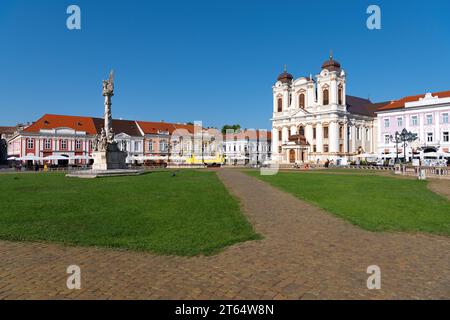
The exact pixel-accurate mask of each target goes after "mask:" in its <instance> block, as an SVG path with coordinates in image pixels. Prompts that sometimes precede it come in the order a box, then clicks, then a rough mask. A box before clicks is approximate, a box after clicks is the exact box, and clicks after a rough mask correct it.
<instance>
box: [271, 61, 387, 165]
mask: <svg viewBox="0 0 450 320" xmlns="http://www.w3.org/2000/svg"><path fill="white" fill-rule="evenodd" d="M385 104H386V103H385V102H383V103H372V102H371V101H370V100H368V99H364V98H358V97H354V96H349V95H347V74H346V72H345V71H344V69H342V68H341V65H340V63H339V62H337V61H335V60H334V59H333V57H332V56H331V55H330V58H329V60H327V61H325V62H324V63H323V65H322V69H321V71H320V73H319V74H317V75H316V76H315V77H313V76H309V77H299V78H297V79H294V77H293V76H292V75H291V74H290V73H288V72H287V71H286V69H285V71H284V72H283V73H282V74H280V75H279V76H278V79H277V82H276V83H275V85H274V86H273V117H272V119H271V120H272V159H273V160H277V161H278V162H279V163H281V164H289V163H307V162H324V161H326V160H327V159H328V160H334V161H338V160H339V161H345V160H349V159H351V158H353V157H354V156H355V155H357V154H359V153H364V152H367V153H373V152H376V141H377V128H376V124H377V122H376V121H374V119H375V117H376V116H375V111H376V109H377V108H378V107H379V106H381V105H385Z"/></svg>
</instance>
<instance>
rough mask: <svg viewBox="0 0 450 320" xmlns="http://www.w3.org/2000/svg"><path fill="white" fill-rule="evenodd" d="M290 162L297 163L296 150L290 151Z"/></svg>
mask: <svg viewBox="0 0 450 320" xmlns="http://www.w3.org/2000/svg"><path fill="white" fill-rule="evenodd" d="M289 162H290V163H295V150H294V149H291V150H289Z"/></svg>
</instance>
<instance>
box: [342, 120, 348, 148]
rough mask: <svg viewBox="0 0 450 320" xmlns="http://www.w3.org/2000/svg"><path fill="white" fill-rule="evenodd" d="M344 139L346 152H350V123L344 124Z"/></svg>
mask: <svg viewBox="0 0 450 320" xmlns="http://www.w3.org/2000/svg"><path fill="white" fill-rule="evenodd" d="M343 135H344V136H343V137H342V138H343V139H344V152H348V150H349V149H348V142H349V141H348V123H347V122H345V123H344V133H343Z"/></svg>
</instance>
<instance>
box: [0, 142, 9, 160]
mask: <svg viewBox="0 0 450 320" xmlns="http://www.w3.org/2000/svg"><path fill="white" fill-rule="evenodd" d="M7 149H8V145H7V143H6V140H4V139H0V163H2V162H4V161H5V160H6V156H7V153H8V150H7Z"/></svg>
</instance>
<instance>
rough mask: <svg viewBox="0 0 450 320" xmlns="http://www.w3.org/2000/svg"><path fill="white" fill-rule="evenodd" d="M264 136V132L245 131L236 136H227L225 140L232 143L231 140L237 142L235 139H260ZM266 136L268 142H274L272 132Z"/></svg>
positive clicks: (268, 132)
mask: <svg viewBox="0 0 450 320" xmlns="http://www.w3.org/2000/svg"><path fill="white" fill-rule="evenodd" d="M262 134H263V131H262V130H245V131H240V132H238V133H235V134H225V135H224V140H226V141H231V140H235V139H236V140H245V139H247V138H249V139H255V138H257V139H260V138H261V135H262ZM265 136H266V139H267V140H272V132H271V131H266V135H265Z"/></svg>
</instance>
